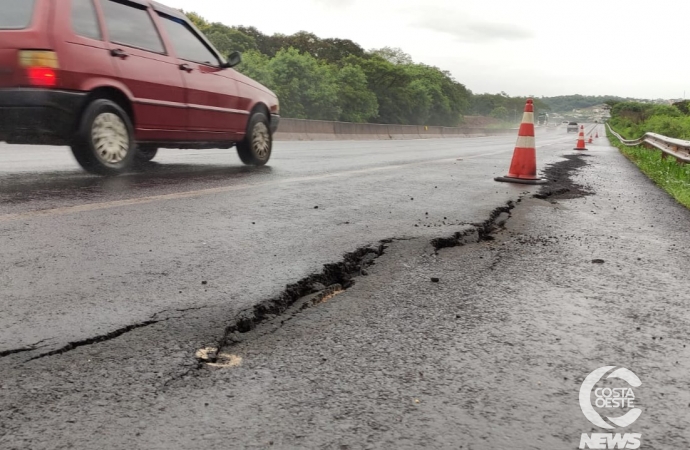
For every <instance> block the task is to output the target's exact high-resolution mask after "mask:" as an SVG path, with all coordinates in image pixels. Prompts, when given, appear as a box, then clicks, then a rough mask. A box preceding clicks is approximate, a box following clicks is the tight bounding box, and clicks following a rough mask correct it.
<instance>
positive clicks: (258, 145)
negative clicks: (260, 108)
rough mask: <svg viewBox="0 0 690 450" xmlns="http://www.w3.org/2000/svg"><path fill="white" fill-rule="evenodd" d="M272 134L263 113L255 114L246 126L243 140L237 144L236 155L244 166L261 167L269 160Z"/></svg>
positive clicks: (271, 148)
mask: <svg viewBox="0 0 690 450" xmlns="http://www.w3.org/2000/svg"><path fill="white" fill-rule="evenodd" d="M272 151H273V133H271V126H270V124H269V122H268V118H267V117H266V115H265V114H263V113H255V114H254V115H253V116H252V117H251V118H250V119H249V124H248V125H247V134H246V135H245V138H244V140H242V141H241V142H238V143H237V154H238V155H239V157H240V159H241V160H242V162H243V163H244V164H247V165H250V166H263V165H265V164H266V163H267V162H268V160H269V159H271V152H272Z"/></svg>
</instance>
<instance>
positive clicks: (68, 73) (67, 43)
mask: <svg viewBox="0 0 690 450" xmlns="http://www.w3.org/2000/svg"><path fill="white" fill-rule="evenodd" d="M67 3H68V4H69V2H67ZM62 5H65V2H63V3H62ZM54 26H55V29H56V34H57V35H59V36H61V37H62V36H64V37H65V39H56V40H55V50H56V51H57V54H58V55H59V57H60V81H61V87H62V88H63V89H67V90H74V91H84V90H89V89H90V88H91V87H92V84H93V83H94V80H103V79H114V78H116V77H117V73H118V72H117V69H116V67H115V62H114V61H113V58H112V57H111V56H110V47H109V44H108V43H107V42H106V41H105V37H104V35H103V31H102V27H101V23H100V21H99V17H98V12H97V9H96V4H95V3H94V0H71V7H69V8H64V7H63V8H56V10H55V24H54ZM96 84H97V83H96Z"/></svg>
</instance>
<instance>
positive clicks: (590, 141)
mask: <svg viewBox="0 0 690 450" xmlns="http://www.w3.org/2000/svg"><path fill="white" fill-rule="evenodd" d="M592 142H594V139H592V136H591V135H590V136H589V141H587V143H588V144H591V143H592Z"/></svg>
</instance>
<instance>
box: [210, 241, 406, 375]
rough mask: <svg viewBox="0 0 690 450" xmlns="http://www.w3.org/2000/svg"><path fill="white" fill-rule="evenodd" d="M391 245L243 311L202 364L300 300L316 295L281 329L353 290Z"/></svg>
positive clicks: (352, 256)
mask: <svg viewBox="0 0 690 450" xmlns="http://www.w3.org/2000/svg"><path fill="white" fill-rule="evenodd" d="M392 241H393V240H392V239H384V240H381V241H379V245H378V247H376V248H373V247H372V246H371V245H367V246H364V247H360V248H359V249H357V250H355V251H354V252H351V253H347V254H346V255H345V256H344V257H343V259H342V260H341V261H340V262H337V263H330V264H325V265H324V267H323V270H322V271H321V273H318V274H313V275H309V276H307V277H305V278H302V279H301V280H299V281H298V282H296V283H293V284H289V285H288V286H286V288H285V289H284V290H283V292H282V293H281V294H279V295H278V296H277V297H274V298H272V299H269V300H265V301H263V302H261V303H259V304H257V305H255V306H254V307H252V308H248V309H245V310H243V311H240V312H239V313H238V314H237V315H236V316H235V320H234V321H233V323H232V324H231V325H230V326H228V327H227V328H226V329H225V333H224V335H223V337H222V338H221V339H220V340H219V342H218V345H217V350H216V352H215V353H214V354H212V355H209V357H208V358H207V359H205V360H203V362H207V363H215V362H217V360H218V355H220V354H221V352H222V350H223V349H224V348H227V347H231V346H233V345H235V344H237V343H239V342H242V341H244V339H242V337H241V335H243V334H247V333H249V332H251V331H253V330H255V329H256V328H257V327H258V326H259V325H261V324H263V323H265V322H268V321H271V320H273V319H275V318H277V317H279V316H281V315H283V314H284V313H286V312H287V311H288V310H289V309H290V308H291V307H292V306H294V305H295V304H296V303H297V302H298V301H299V300H301V299H305V298H307V297H309V296H312V295H313V294H316V295H315V296H314V298H313V299H311V300H312V304H311V305H306V304H303V305H301V308H300V309H299V310H298V311H296V312H295V313H294V314H293V315H292V316H290V317H289V318H287V319H285V320H283V321H282V322H281V326H282V323H284V322H285V321H287V320H290V319H291V318H292V317H294V316H295V315H296V314H299V313H300V312H301V311H303V310H304V309H307V308H308V307H310V306H315V305H318V304H321V303H324V302H325V301H327V300H328V298H329V297H331V296H334V295H337V294H338V293H341V292H343V291H346V290H347V289H349V288H351V287H352V286H354V284H355V280H354V278H355V277H357V276H366V275H365V273H366V272H365V270H364V269H365V268H366V267H368V266H370V265H372V264H374V261H375V260H376V259H378V258H379V257H381V256H382V255H383V254H384V253H385V250H386V248H387V247H386V244H390V243H391V242H392Z"/></svg>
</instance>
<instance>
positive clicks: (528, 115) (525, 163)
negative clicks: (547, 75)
mask: <svg viewBox="0 0 690 450" xmlns="http://www.w3.org/2000/svg"><path fill="white" fill-rule="evenodd" d="M494 179H495V180H496V181H502V182H506V183H520V184H545V183H547V180H544V179H541V178H537V149H536V142H535V139H534V101H532V99H528V100H527V103H526V104H525V114H524V115H523V116H522V123H521V124H520V131H519V132H518V139H517V144H515V151H514V152H513V161H512V162H511V164H510V170H509V172H508V175H506V176H505V177H498V178H494Z"/></svg>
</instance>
